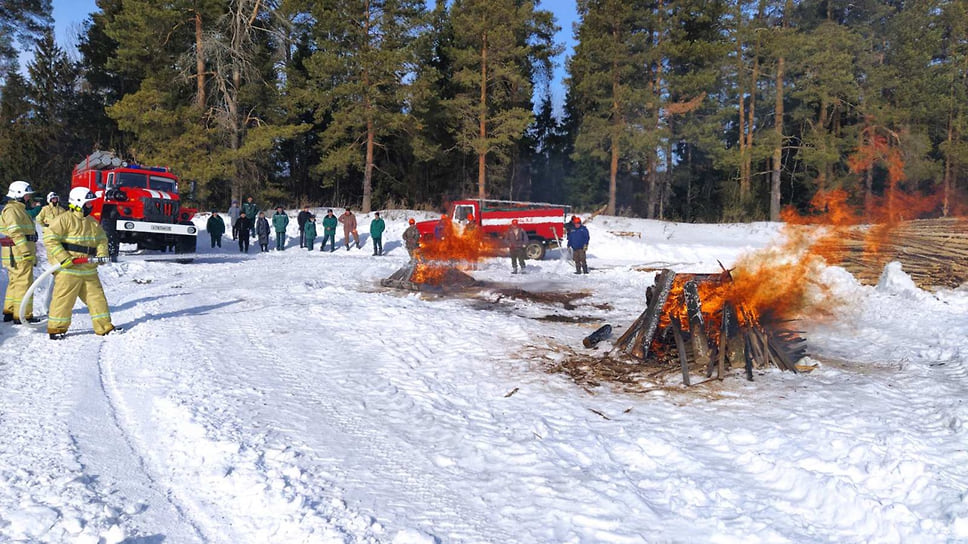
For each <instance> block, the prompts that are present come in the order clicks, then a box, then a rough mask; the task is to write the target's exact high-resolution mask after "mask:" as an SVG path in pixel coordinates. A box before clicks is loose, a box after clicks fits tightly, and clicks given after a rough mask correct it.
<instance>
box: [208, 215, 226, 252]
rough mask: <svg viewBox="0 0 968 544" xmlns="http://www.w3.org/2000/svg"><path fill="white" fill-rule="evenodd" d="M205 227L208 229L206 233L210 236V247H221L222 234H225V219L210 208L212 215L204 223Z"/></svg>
mask: <svg viewBox="0 0 968 544" xmlns="http://www.w3.org/2000/svg"><path fill="white" fill-rule="evenodd" d="M205 229H206V230H208V235H209V236H211V237H212V247H213V248H214V247H215V246H218V247H222V235H223V234H225V221H224V220H223V219H222V216H221V215H219V214H218V212H217V211H215V210H214V209H213V210H212V216H211V217H209V218H208V222H207V223H205Z"/></svg>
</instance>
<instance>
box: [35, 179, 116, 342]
mask: <svg viewBox="0 0 968 544" xmlns="http://www.w3.org/2000/svg"><path fill="white" fill-rule="evenodd" d="M95 198H97V197H95V196H94V193H92V192H90V191H88V190H87V189H85V188H83V187H75V188H74V189H71V192H70V195H69V196H68V199H67V201H68V205H67V208H68V211H67V213H62V214H60V215H59V216H57V217H55V218H54V220H53V221H51V223H50V225H49V226H48V227H47V228H46V229H44V245H45V246H47V259H48V260H49V261H50V262H51V264H55V265H56V264H60V265H61V269H60V270H59V271H57V272H56V273H55V274H54V293H53V295H51V300H50V312H49V313H48V315H47V333H48V334H49V335H50V338H51V340H58V339H61V338H63V337H64V335H65V334H67V329H68V328H70V326H71V311H72V310H73V309H74V301H76V300H77V297H81V302H83V303H84V304H86V305H87V309H88V311H89V312H90V314H91V321H92V322H93V323H94V333H95V334H97V335H99V336H103V335H105V334H108V333H109V332H111V331H113V330H114V325H112V324H111V313H110V311H109V310H108V301H107V298H105V296H104V289H103V288H102V287H101V279H100V278H98V275H97V265H96V264H94V263H82V264H73V259H75V258H77V257H91V256H97V257H107V256H108V237H107V235H106V234H105V233H104V229H102V228H101V225H99V224H98V223H97V221H95V220H94V218H93V217H88V214H90V213H91V201H92V200H94V199H95Z"/></svg>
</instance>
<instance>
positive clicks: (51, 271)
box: [18, 257, 111, 323]
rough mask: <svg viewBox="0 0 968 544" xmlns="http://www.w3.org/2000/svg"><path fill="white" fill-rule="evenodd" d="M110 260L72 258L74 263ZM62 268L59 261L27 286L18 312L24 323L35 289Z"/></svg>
mask: <svg viewBox="0 0 968 544" xmlns="http://www.w3.org/2000/svg"><path fill="white" fill-rule="evenodd" d="M109 262H111V258H110V257H75V258H74V259H71V263H72V265H77V264H84V263H94V264H106V263H109ZM62 268H64V265H63V263H57V264H56V265H54V266H52V267H50V268H48V269H47V270H44V273H43V274H41V275H40V276H37V279H35V280H34V282H33V283H31V284H30V287H28V288H27V291H26V292H25V293H24V298H23V300H21V301H20V314H18V315H20V318H21V319H23V320H24V323H27V320H26V314H27V303H29V302H30V300H31V299H32V298H34V291H36V290H37V287H38V286H39V285H40V284H41V283H43V281H44V280H46V279H47V278H49V277H50V276H51V275H52V274H54V272H57V271H58V270H60V269H62Z"/></svg>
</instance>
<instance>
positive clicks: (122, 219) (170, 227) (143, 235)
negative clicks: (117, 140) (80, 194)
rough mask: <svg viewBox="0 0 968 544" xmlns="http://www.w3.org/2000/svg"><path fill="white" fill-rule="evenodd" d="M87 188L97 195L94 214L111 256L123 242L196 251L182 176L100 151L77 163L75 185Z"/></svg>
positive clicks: (144, 247)
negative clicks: (181, 190)
mask: <svg viewBox="0 0 968 544" xmlns="http://www.w3.org/2000/svg"><path fill="white" fill-rule="evenodd" d="M75 187H85V188H87V189H88V190H90V191H91V192H93V193H94V194H95V195H96V196H97V197H98V198H97V200H95V201H94V202H93V205H94V207H93V209H92V211H91V216H92V217H94V218H95V219H97V220H98V221H100V223H101V226H102V227H103V228H104V231H105V232H106V233H107V235H108V246H109V251H110V254H111V257H112V258H115V257H117V255H118V253H119V251H120V246H121V244H135V245H137V249H138V250H161V251H168V250H172V251H174V252H175V253H195V248H196V245H195V243H196V236H197V234H198V229H197V228H196V227H195V225H194V224H193V223H192V221H191V219H192V217H193V216H194V215H195V212H196V211H197V210H195V209H194V208H188V207H183V206H182V205H181V197H180V196H179V193H178V190H179V181H178V177H177V176H175V174H173V173H172V172H171V171H170V170H169V169H168V168H166V167H159V166H141V165H137V164H128V163H125V162H123V161H121V160H120V159H118V158H117V157H116V156H114V155H113V154H112V153H109V152H103V151H98V152H95V153H93V154H92V155H90V156H88V157H87V158H86V159H84V160H83V161H81V162H80V163H78V165H77V166H75V167H74V172H73V175H72V177H71V188H72V189H73V188H75Z"/></svg>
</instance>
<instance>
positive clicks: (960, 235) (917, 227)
mask: <svg viewBox="0 0 968 544" xmlns="http://www.w3.org/2000/svg"><path fill="white" fill-rule="evenodd" d="M837 234H838V236H837V239H836V240H831V241H826V242H822V243H821V244H820V245H819V246H818V249H819V250H820V252H821V253H822V254H824V255H825V256H827V257H828V262H830V264H836V265H839V266H843V267H844V268H846V269H847V271H849V272H850V273H851V274H853V275H854V277H856V278H857V279H858V281H861V282H862V283H866V284H871V285H873V284H876V283H877V280H878V278H880V275H881V272H883V270H884V265H886V264H887V263H889V262H891V261H899V262H900V263H901V265H902V268H903V269H904V271H905V272H906V273H907V274H908V275H910V276H911V279H912V280H914V283H916V284H917V285H918V286H919V287H921V288H929V287H958V286H959V285H961V284H963V283H964V282H966V281H968V220H965V219H958V218H946V219H922V220H917V221H905V222H903V223H899V224H898V225H895V226H886V225H874V226H862V227H854V228H851V229H848V230H847V231H846V232H845V233H843V235H841V233H837Z"/></svg>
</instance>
